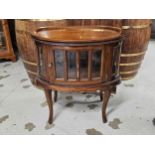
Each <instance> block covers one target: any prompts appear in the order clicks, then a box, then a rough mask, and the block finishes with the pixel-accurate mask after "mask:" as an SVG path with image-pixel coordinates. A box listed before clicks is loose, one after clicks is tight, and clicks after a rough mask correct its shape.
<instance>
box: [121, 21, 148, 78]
mask: <svg viewBox="0 0 155 155" xmlns="http://www.w3.org/2000/svg"><path fill="white" fill-rule="evenodd" d="M122 33H123V34H124V35H125V39H124V42H123V45H122V54H121V59H120V74H121V77H122V79H123V80H129V79H132V78H133V77H134V76H136V74H137V72H138V70H139V68H140V65H141V63H142V60H143V59H144V56H145V53H146V50H147V47H148V43H149V40H150V35H151V20H150V19H124V20H122Z"/></svg>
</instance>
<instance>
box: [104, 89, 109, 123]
mask: <svg viewBox="0 0 155 155" xmlns="http://www.w3.org/2000/svg"><path fill="white" fill-rule="evenodd" d="M110 95H111V90H106V91H104V92H102V97H103V105H102V120H103V122H104V123H106V122H107V116H106V108H107V105H108V101H109V98H110Z"/></svg>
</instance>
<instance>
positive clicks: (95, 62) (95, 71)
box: [92, 50, 101, 78]
mask: <svg viewBox="0 0 155 155" xmlns="http://www.w3.org/2000/svg"><path fill="white" fill-rule="evenodd" d="M100 68H101V50H94V51H93V54H92V77H93V78H97V77H100Z"/></svg>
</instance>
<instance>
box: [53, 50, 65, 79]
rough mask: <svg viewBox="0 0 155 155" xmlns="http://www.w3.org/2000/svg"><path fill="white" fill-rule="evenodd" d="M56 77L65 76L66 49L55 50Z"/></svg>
mask: <svg viewBox="0 0 155 155" xmlns="http://www.w3.org/2000/svg"><path fill="white" fill-rule="evenodd" d="M54 53H55V66H56V78H64V51H62V50H55V52H54Z"/></svg>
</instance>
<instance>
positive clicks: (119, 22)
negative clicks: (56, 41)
mask: <svg viewBox="0 0 155 155" xmlns="http://www.w3.org/2000/svg"><path fill="white" fill-rule="evenodd" d="M69 22H70V24H72V25H107V26H115V27H120V28H122V34H123V35H124V36H125V38H124V41H123V45H122V52H121V53H122V54H121V59H120V74H121V77H122V80H129V79H132V78H133V77H134V76H135V75H136V74H137V72H138V70H139V67H140V65H141V63H142V60H143V58H144V55H145V52H146V50H147V47H148V43H149V39H150V35H151V20H150V19H79V20H70V21H69Z"/></svg>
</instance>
